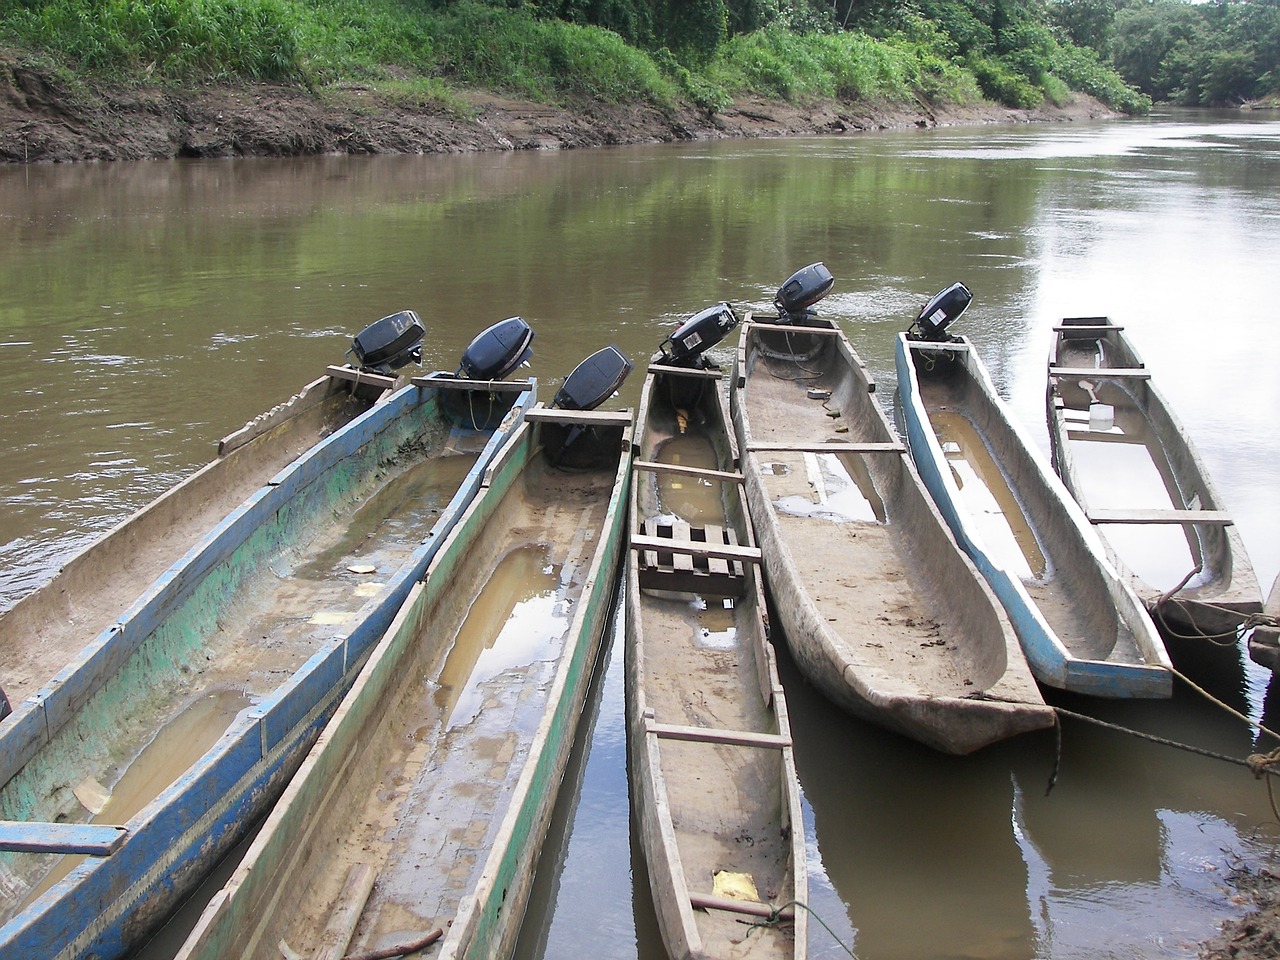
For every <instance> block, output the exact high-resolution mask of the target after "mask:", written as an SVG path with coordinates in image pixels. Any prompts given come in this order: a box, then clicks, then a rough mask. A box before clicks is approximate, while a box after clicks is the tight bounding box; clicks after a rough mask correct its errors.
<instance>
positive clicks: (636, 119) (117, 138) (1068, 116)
mask: <svg viewBox="0 0 1280 960" xmlns="http://www.w3.org/2000/svg"><path fill="white" fill-rule="evenodd" d="M461 97H462V99H463V100H464V101H465V102H466V103H467V104H468V105H469V107H470V109H469V110H463V111H452V110H450V109H448V108H446V107H444V106H441V105H436V104H431V105H426V106H423V105H421V104H409V103H405V102H398V101H396V100H395V99H393V98H388V97H385V96H382V95H380V94H378V93H377V92H375V91H373V90H371V89H368V88H366V87H361V86H358V85H350V86H347V87H344V88H342V89H339V90H336V91H326V92H325V93H324V95H323V96H317V95H316V94H313V93H311V92H310V91H308V90H305V89H303V88H300V87H291V86H282V85H275V84H256V85H249V86H236V87H229V86H207V87H193V88H175V87H169V86H164V87H162V86H158V85H157V86H151V87H119V88H109V87H92V88H91V87H88V86H81V85H80V84H73V83H68V82H65V81H62V80H61V79H59V78H57V77H56V76H55V75H54V74H52V73H51V72H49V71H48V70H44V69H41V68H40V67H37V66H33V65H31V64H30V63H29V62H27V61H25V60H24V59H23V58H22V57H20V56H18V55H15V54H13V53H11V52H6V51H3V50H0V161H2V162H9V163H47V162H66V161H75V160H159V159H170V158H174V157H286V156H305V155H313V154H406V153H407V154H426V153H465V152H473V151H487V150H531V149H532V150H555V149H568V148H574V147H597V146H609V145H620V144H635V143H662V142H674V141H681V140H713V139H723V138H729V137H776V136H794V135H803V134H817V133H823V134H830V133H857V132H860V131H865V130H883V129H891V128H909V127H915V126H918V127H932V126H949V125H961V124H975V123H1021V122H1033V121H1051V120H1082V119H1094V118H1102V117H1111V116H1115V114H1114V113H1113V112H1112V111H1110V110H1108V109H1107V108H1106V107H1103V106H1102V105H1101V104H1099V103H1098V102H1097V101H1094V100H1091V99H1089V98H1087V97H1083V96H1081V97H1079V98H1078V99H1077V100H1076V101H1075V102H1073V103H1071V104H1069V105H1067V106H1066V107H1061V108H1058V107H1044V108H1041V109H1038V110H1010V109H1007V108H1004V107H1000V106H997V105H993V104H985V105H980V106H973V107H939V108H933V107H930V106H928V105H926V104H924V103H919V104H917V105H916V106H915V107H910V108H908V107H903V106H902V105H891V106H886V107H878V106H876V105H873V104H867V103H837V102H821V103H814V104H807V105H795V104H788V103H779V102H774V101H764V100H754V99H752V100H744V101H740V102H737V103H735V104H733V105H732V106H731V107H729V108H728V109H726V110H725V111H723V112H720V113H707V112H705V111H700V110H697V109H693V108H681V109H672V110H659V109H657V108H655V107H648V106H635V105H629V106H619V105H614V104H602V103H594V102H593V103H580V104H576V105H571V106H551V105H547V104H535V103H527V102H522V101H518V100H514V99H510V98H507V97H503V96H500V95H495V94H492V93H485V92H475V91H473V92H466V93H463V94H462V95H461ZM459 113H462V114H464V115H459Z"/></svg>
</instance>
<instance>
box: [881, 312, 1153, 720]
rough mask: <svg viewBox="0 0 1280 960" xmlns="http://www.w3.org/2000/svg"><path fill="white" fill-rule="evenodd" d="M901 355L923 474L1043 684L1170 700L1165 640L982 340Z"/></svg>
mask: <svg viewBox="0 0 1280 960" xmlns="http://www.w3.org/2000/svg"><path fill="white" fill-rule="evenodd" d="M894 360H895V365H896V369H897V374H898V399H899V409H900V411H901V415H902V418H903V422H904V424H905V427H906V435H907V440H908V444H909V446H910V449H911V456H912V460H913V461H914V463H915V465H916V469H917V470H918V472H919V473H920V477H921V479H922V480H923V481H924V485H925V487H926V488H927V489H928V491H929V493H930V495H932V497H933V501H934V503H935V504H936V505H937V506H938V509H939V510H940V511H941V513H942V516H943V517H944V518H945V519H946V521H947V524H948V525H949V526H950V527H951V532H952V533H953V534H955V537H956V540H957V541H958V542H959V543H960V546H961V547H963V548H964V550H965V552H966V553H968V554H969V557H970V558H971V559H972V560H973V562H974V564H975V565H976V566H977V568H978V569H979V570H980V571H981V572H982V574H983V576H985V577H986V578H987V583H988V584H990V586H991V589H992V590H994V591H995V594H996V596H997V597H998V598H999V599H1000V602H1001V603H1002V604H1004V609H1005V613H1006V614H1008V617H1009V620H1010V621H1011V622H1012V624H1013V628H1014V631H1015V632H1016V633H1017V635H1018V639H1019V640H1020V641H1021V643H1022V649H1023V652H1024V653H1025V654H1026V656H1027V662H1028V663H1029V664H1030V666H1031V672H1032V673H1033V674H1034V675H1035V677H1036V679H1037V680H1039V681H1040V682H1041V683H1043V684H1046V685H1047V686H1051V687H1056V688H1058V689H1060V690H1068V691H1071V692H1072V693H1083V694H1089V695H1091V696H1098V697H1169V696H1171V695H1172V693H1173V675H1172V673H1171V672H1170V667H1171V664H1170V661H1169V656H1168V653H1167V652H1166V651H1165V647H1164V641H1163V640H1162V639H1161V638H1160V635H1159V633H1158V632H1157V631H1156V628H1155V625H1154V624H1153V623H1152V622H1151V618H1150V617H1149V616H1148V615H1147V612H1146V610H1145V609H1144V608H1143V606H1142V604H1141V603H1140V602H1139V601H1138V598H1137V597H1136V596H1135V595H1134V593H1133V591H1132V590H1131V589H1130V588H1129V587H1128V585H1127V584H1126V583H1124V581H1122V580H1121V578H1120V575H1119V574H1118V573H1117V572H1116V570H1115V568H1114V567H1112V565H1111V563H1110V561H1109V560H1107V558H1106V553H1105V549H1104V548H1103V546H1102V542H1101V541H1100V540H1099V539H1098V536H1097V534H1096V533H1095V532H1094V531H1093V529H1092V528H1091V527H1090V525H1089V521H1088V520H1087V519H1086V518H1085V515H1084V512H1083V511H1082V510H1081V509H1080V507H1079V506H1078V505H1077V504H1076V502H1075V501H1074V500H1073V499H1072V498H1071V494H1070V493H1068V492H1067V489H1066V487H1065V486H1063V484H1062V482H1061V481H1060V480H1059V479H1058V477H1057V475H1056V474H1055V473H1054V472H1053V468H1052V467H1051V466H1050V465H1049V462H1048V460H1047V458H1045V457H1044V456H1043V455H1042V454H1041V453H1040V452H1039V450H1037V449H1036V447H1035V445H1034V443H1033V442H1032V441H1031V439H1030V438H1029V437H1027V436H1026V435H1025V432H1024V431H1023V429H1022V427H1021V426H1019V425H1018V423H1017V422H1016V421H1015V420H1014V418H1013V416H1012V415H1011V413H1010V411H1009V408H1008V406H1007V404H1006V403H1005V402H1004V400H1003V399H1001V397H1000V396H999V394H998V393H997V392H996V389H995V385H994V384H993V383H992V382H991V377H990V375H989V374H988V373H987V368H986V366H985V365H984V364H983V362H982V359H981V358H980V357H979V356H978V353H977V351H976V350H975V349H974V346H973V344H972V343H971V342H970V341H969V340H968V339H967V338H965V337H953V338H951V339H949V340H944V341H933V340H924V339H914V338H912V337H911V336H910V335H909V334H906V333H901V334H899V335H898V339H897V344H896V347H895V353H894Z"/></svg>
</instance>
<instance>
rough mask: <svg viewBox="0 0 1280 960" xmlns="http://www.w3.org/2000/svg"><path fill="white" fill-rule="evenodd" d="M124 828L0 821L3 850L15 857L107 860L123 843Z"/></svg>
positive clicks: (0, 844)
mask: <svg viewBox="0 0 1280 960" xmlns="http://www.w3.org/2000/svg"><path fill="white" fill-rule="evenodd" d="M128 835H129V831H128V830H126V829H125V828H124V827H119V826H107V825H104V824H94V823H30V822H27V821H23V820H0V850H5V851H10V852H13V853H80V854H85V855H87V856H90V857H107V856H110V855H111V854H113V853H115V851H116V849H117V848H118V847H119V846H120V844H122V843H124V839H125V837H127V836H128Z"/></svg>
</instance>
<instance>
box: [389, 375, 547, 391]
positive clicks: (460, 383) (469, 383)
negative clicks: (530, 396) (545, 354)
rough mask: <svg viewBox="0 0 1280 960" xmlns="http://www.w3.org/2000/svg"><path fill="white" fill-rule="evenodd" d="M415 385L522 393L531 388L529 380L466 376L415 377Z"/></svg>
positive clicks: (446, 388)
mask: <svg viewBox="0 0 1280 960" xmlns="http://www.w3.org/2000/svg"><path fill="white" fill-rule="evenodd" d="M413 385H414V386H415V387H435V388H438V389H442V390H480V391H483V392H485V393H522V392H523V391H525V390H528V389H529V381H528V380H468V379H466V378H465V377H414V378H413Z"/></svg>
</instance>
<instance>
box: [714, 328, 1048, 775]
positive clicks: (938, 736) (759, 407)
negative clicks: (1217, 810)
mask: <svg viewBox="0 0 1280 960" xmlns="http://www.w3.org/2000/svg"><path fill="white" fill-rule="evenodd" d="M874 389H875V383H874V381H873V380H872V379H871V377H870V376H869V374H868V373H867V371H866V368H865V366H864V365H863V363H862V361H861V360H860V359H859V357H858V356H857V354H856V353H854V351H853V348H852V347H851V346H850V344H849V341H848V340H847V339H846V338H845V337H844V335H843V333H842V332H841V331H840V330H838V329H836V328H829V329H824V330H822V331H821V332H820V333H816V332H812V331H809V330H808V329H806V328H797V327H792V326H789V325H783V324H777V323H767V322H755V321H748V322H747V323H744V324H743V329H742V333H741V338H740V341H739V347H738V354H737V359H736V362H735V367H734V373H733V377H732V379H731V383H730V398H731V401H732V409H733V418H734V425H735V427H736V428H737V435H738V442H739V443H740V445H741V447H742V450H743V462H742V472H743V475H744V476H745V478H746V493H747V500H748V503H749V505H750V508H751V517H752V520H753V522H754V524H755V531H756V536H757V537H758V538H759V542H760V549H761V552H762V554H763V565H764V572H765V577H766V580H767V583H768V586H769V591H770V593H771V594H772V597H773V607H774V609H775V610H776V611H777V615H778V618H779V620H780V621H781V625H782V628H783V632H784V634H785V635H786V638H787V642H788V643H789V644H790V646H791V650H792V652H793V654H794V655H795V659H796V663H797V664H798V665H799V666H800V668H801V670H802V671H803V672H804V673H805V675H806V676H808V677H809V679H810V680H811V681H812V682H813V683H814V684H815V685H816V686H817V687H818V688H819V689H820V690H822V691H823V692H824V693H825V694H826V695H827V696H828V697H829V698H830V699H831V700H833V701H834V702H835V703H837V704H839V705H840V706H842V707H843V708H845V709H846V710H848V711H850V712H851V713H854V714H856V715H858V716H861V717H863V718H864V719H867V720H870V721H871V722H873V723H877V724H879V725H881V726H884V727H887V728H889V729H892V730H896V731H898V732H899V733H902V734H905V735H906V736H909V737H913V738H915V739H917V740H919V741H921V742H922V743H925V744H928V745H929V746H931V747H934V748H936V749H938V750H943V751H946V752H949V753H957V754H965V753H970V752H972V751H974V750H977V749H979V748H980V747H983V746H986V745H988V744H990V743H993V742H995V741H997V740H1001V739H1003V738H1006V737H1011V736H1014V735H1015V734H1018V733H1022V732H1026V731H1029V730H1037V729H1041V728H1044V727H1048V726H1051V725H1052V724H1053V712H1052V710H1051V709H1050V708H1049V707H1048V706H1046V705H1045V703H1044V700H1043V698H1042V696H1041V694H1040V691H1039V689H1038V687H1037V686H1036V683H1035V680H1034V678H1033V677H1032V675H1031V671H1030V669H1029V668H1028V666H1027V661H1026V659H1025V657H1024V655H1023V652H1022V649H1021V648H1020V646H1019V644H1018V640H1017V637H1016V636H1015V634H1014V632H1013V629H1012V627H1011V626H1010V624H1009V621H1008V619H1007V618H1006V617H1005V615H1004V613H1003V611H1002V610H1001V608H1000V605H999V603H998V601H997V600H996V598H995V596H994V595H993V594H992V592H991V590H990V588H989V587H988V586H987V585H986V583H985V581H984V580H983V578H982V576H981V574H979V573H978V571H977V569H976V568H975V567H974V565H973V563H972V562H971V561H970V560H969V558H968V557H967V556H966V555H965V554H964V553H963V551H961V549H960V548H959V546H957V544H956V541H955V539H954V538H953V537H952V535H951V533H950V531H949V530H948V529H947V526H946V524H945V523H944V522H943V519H942V517H941V516H940V515H939V514H938V511H937V509H936V508H935V507H934V505H933V503H932V501H931V500H930V499H929V497H928V495H927V494H926V493H925V490H924V487H923V485H922V484H921V482H920V478H919V476H918V475H917V474H916V471H915V468H914V467H913V466H912V464H911V461H910V457H909V455H908V454H907V452H906V448H905V446H903V444H902V443H901V442H900V441H899V440H898V438H897V436H896V435H895V434H894V432H893V429H892V428H891V427H890V425H889V422H888V420H887V419H886V417H885V414H884V412H883V411H882V410H881V409H880V407H879V405H878V404H877V403H876V400H875V396H874V394H873V391H874ZM826 443H831V444H832V445H833V446H832V449H833V450H834V451H836V452H833V453H826V452H825V450H824V445H825V444H826ZM863 445H870V446H863ZM788 448H789V449H788Z"/></svg>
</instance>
